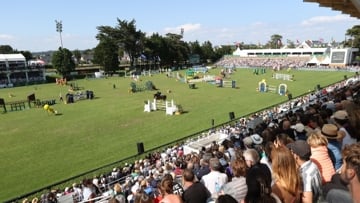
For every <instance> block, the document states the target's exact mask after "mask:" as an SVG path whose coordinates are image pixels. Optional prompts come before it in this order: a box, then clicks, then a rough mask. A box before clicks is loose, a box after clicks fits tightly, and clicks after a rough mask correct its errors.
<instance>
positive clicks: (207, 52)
mask: <svg viewBox="0 0 360 203" xmlns="http://www.w3.org/2000/svg"><path fill="white" fill-rule="evenodd" d="M201 50H202V53H203V56H202V57H201V58H202V59H204V63H211V62H213V61H214V59H215V57H214V56H215V52H214V48H213V46H212V44H211V42H210V41H205V42H204V43H203V44H202V45H201Z"/></svg>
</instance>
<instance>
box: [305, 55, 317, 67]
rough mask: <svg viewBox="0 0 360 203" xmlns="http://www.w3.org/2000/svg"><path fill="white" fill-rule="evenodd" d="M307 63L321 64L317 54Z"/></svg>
mask: <svg viewBox="0 0 360 203" xmlns="http://www.w3.org/2000/svg"><path fill="white" fill-rule="evenodd" d="M306 64H307V65H319V60H318V59H317V58H316V56H313V57H312V59H311V60H310V61H308V62H307V63H306Z"/></svg>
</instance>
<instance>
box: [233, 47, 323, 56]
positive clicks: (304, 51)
mask: <svg viewBox="0 0 360 203" xmlns="http://www.w3.org/2000/svg"><path fill="white" fill-rule="evenodd" d="M329 49H330V48H294V49H246V50H240V51H238V50H236V51H235V52H233V55H236V56H249V55H267V54H269V55H313V54H325V53H326V52H328V51H329Z"/></svg>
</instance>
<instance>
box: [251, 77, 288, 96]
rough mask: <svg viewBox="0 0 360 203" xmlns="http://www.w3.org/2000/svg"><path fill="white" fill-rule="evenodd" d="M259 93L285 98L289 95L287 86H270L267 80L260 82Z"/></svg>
mask: <svg viewBox="0 0 360 203" xmlns="http://www.w3.org/2000/svg"><path fill="white" fill-rule="evenodd" d="M258 90H259V92H272V93H277V94H279V95H282V96H284V95H285V94H286V93H287V85H286V84H279V86H278V87H276V86H274V85H268V84H267V83H266V81H265V80H262V81H260V82H259V87H258Z"/></svg>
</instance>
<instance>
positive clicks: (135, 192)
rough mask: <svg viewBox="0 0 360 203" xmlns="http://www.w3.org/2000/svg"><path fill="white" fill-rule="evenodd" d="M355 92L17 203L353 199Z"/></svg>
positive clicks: (268, 115) (357, 135) (227, 129)
mask: <svg viewBox="0 0 360 203" xmlns="http://www.w3.org/2000/svg"><path fill="white" fill-rule="evenodd" d="M359 91H360V83H359V82H357V83H351V84H347V85H345V84H344V82H340V83H338V84H335V85H333V86H332V87H329V88H326V89H325V88H324V89H321V90H319V91H317V92H315V93H312V94H309V95H307V96H304V97H301V98H297V99H295V100H293V101H289V103H288V105H289V110H288V111H285V112H283V111H278V109H276V108H273V109H268V110H265V111H262V112H259V113H256V114H254V115H252V116H250V117H248V118H241V119H239V120H237V121H236V122H235V123H233V124H228V125H224V126H222V127H221V128H219V129H213V130H211V131H209V132H208V134H209V135H210V134H214V133H223V134H226V135H227V138H226V139H224V140H219V141H214V142H212V143H211V144H209V145H207V146H203V147H202V148H201V149H199V151H198V152H190V153H184V146H185V145H184V144H177V145H174V146H171V147H167V148H166V149H163V150H160V151H157V152H152V153H150V154H147V155H146V156H144V157H143V158H142V159H140V160H136V161H135V162H134V163H130V164H128V163H126V164H124V165H122V166H119V167H115V168H114V169H113V170H112V171H111V172H109V173H108V174H102V175H99V176H96V177H93V178H86V179H84V180H83V181H82V182H81V183H74V184H73V185H71V186H69V187H66V188H65V189H64V190H60V189H59V190H53V191H51V192H49V193H47V194H43V195H42V196H41V197H40V198H39V199H37V198H34V199H33V200H32V201H30V200H28V199H25V200H24V201H23V203H28V202H32V203H35V202H42V203H49V202H61V201H63V200H64V199H65V198H66V197H68V198H70V199H71V201H74V202H111V203H115V202H119V203H125V202H128V203H210V202H216V203H240V202H241V203H255V202H264V203H265V202H269V203H272V202H276V203H279V202H283V203H298V202H304V203H307V202H329V203H332V202H346V203H347V202H349V203H350V202H352V203H355V202H360V192H359V191H360V143H359V141H360V97H359V96H360V94H359ZM257 119H260V120H261V122H260V123H258V124H257V125H255V126H251V125H249V124H250V123H254V122H253V121H254V120H257Z"/></svg>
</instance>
